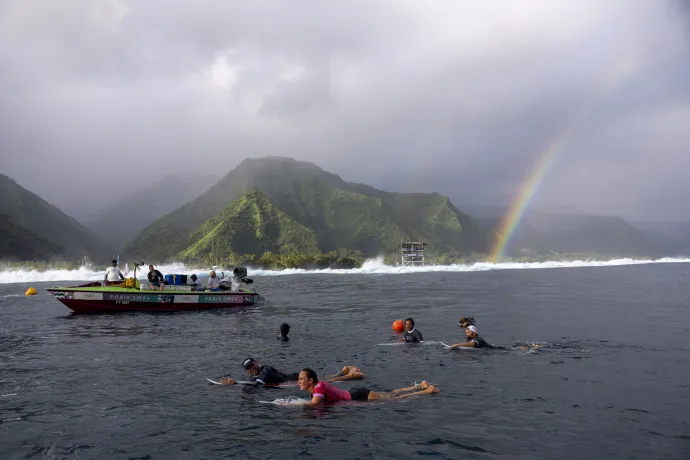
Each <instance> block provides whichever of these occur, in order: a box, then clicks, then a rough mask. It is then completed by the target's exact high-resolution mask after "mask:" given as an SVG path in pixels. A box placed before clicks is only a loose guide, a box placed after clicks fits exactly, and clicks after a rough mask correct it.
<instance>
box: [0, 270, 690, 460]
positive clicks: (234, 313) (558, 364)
mask: <svg viewBox="0 0 690 460" xmlns="http://www.w3.org/2000/svg"><path fill="white" fill-rule="evenodd" d="M667 262H668V263H657V264H624V263H609V264H600V265H601V266H571V267H570V268H548V266H544V265H542V266H540V267H539V266H532V267H519V266H518V267H503V268H505V269H502V270H489V269H486V270H485V269H473V270H460V269H457V268H456V270H448V269H445V268H444V269H443V270H445V271H441V269H435V268H433V267H432V268H427V269H426V270H412V271H410V270H408V273H385V270H383V269H376V270H375V269H371V266H370V269H369V270H368V271H367V270H360V271H350V272H338V273H303V272H293V273H290V274H287V273H283V275H284V276H266V275H272V274H273V275H275V273H263V272H257V273H254V279H255V286H256V288H257V290H258V291H259V292H260V293H261V294H263V295H265V296H266V298H267V300H266V302H264V303H263V304H261V305H258V306H253V307H249V308H242V309H235V310H230V309H228V310H218V311H203V312H185V313H171V314H147V313H128V314H104V315H83V316H79V315H72V314H71V313H69V310H67V308H66V307H64V306H63V305H62V304H60V303H58V302H57V301H56V300H54V299H53V298H52V297H50V296H49V295H48V294H47V293H46V292H45V291H44V288H45V287H49V286H51V285H53V284H56V283H55V282H53V281H52V280H57V279H61V278H62V279H65V278H70V277H71V278H72V279H78V280H85V279H98V278H99V277H101V276H102V274H98V273H96V274H89V273H81V274H78V275H74V276H72V275H69V276H68V275H67V274H65V273H63V274H60V273H57V274H48V275H46V274H35V273H34V274H31V273H28V274H21V273H19V274H18V273H16V272H15V273H2V274H0V282H4V284H0V458H2V459H30V458H41V459H44V458H50V459H62V458H65V459H67V458H69V459H71V458H80V459H83V458H88V459H91V458H94V459H96V458H98V459H102V458H115V459H120V458H121V459H140V458H141V459H143V458H146V459H159V458H160V459H170V458H185V459H186V458H189V459H200V458H206V459H216V458H243V459H266V458H281V459H285V458H297V457H300V458H302V457H307V458H309V457H310V458H328V459H336V458H347V459H374V458H375V459H386V458H396V459H399V458H417V457H419V458H439V459H449V458H452V459H457V458H478V459H481V458H506V459H554V458H559V459H578V460H581V459H583V458H596V459H644V460H649V459H652V458H653V459H688V458H690V423H689V422H688V419H689V418H688V415H687V414H688V413H690V379H689V378H688V375H690V372H689V371H690V367H689V366H688V364H689V362H690V360H689V358H690V343H689V342H688V338H689V337H690V321H689V320H690V307H689V305H690V283H688V280H689V279H690V264H687V263H672V262H673V261H667ZM575 265H577V264H575ZM580 265H583V264H580ZM584 265H587V264H584ZM590 265H592V264H590ZM178 268H179V267H178ZM475 268H476V267H475ZM525 268H542V269H525ZM168 271H169V270H168ZM178 271H181V270H178ZM398 271H400V270H398ZM20 276H21V277H23V278H19V277H20ZM47 276H50V278H45V277H47ZM32 277H33V278H32ZM41 277H44V278H43V279H45V281H41ZM12 281H16V282H12ZM29 284H30V285H32V286H34V287H35V288H37V289H38V290H39V295H38V296H34V297H24V296H23V295H22V294H23V292H24V290H25V289H26V288H27V287H28V286H29ZM59 284H65V283H59ZM66 284H70V283H66ZM464 315H473V316H474V317H475V318H476V320H477V327H478V328H479V332H480V334H481V336H482V337H483V338H484V339H485V340H487V341H488V342H490V343H493V344H496V345H504V346H508V347H512V348H510V349H509V350H507V351H499V350H447V349H445V348H443V347H442V346H440V345H439V344H438V343H435V342H437V341H442V342H445V343H457V342H459V341H462V338H463V336H464V335H463V332H462V330H461V329H460V328H459V327H458V326H457V324H456V323H457V321H458V318H459V317H460V316H464ZM408 316H412V317H414V319H415V321H416V323H417V328H418V329H419V330H420V331H421V332H422V333H423V335H424V338H425V339H426V341H427V342H428V343H426V344H421V345H392V344H394V343H396V340H397V339H398V338H399V336H398V335H396V334H394V333H393V331H392V330H391V323H392V322H393V321H394V320H396V319H400V318H405V317H408ZM282 322H287V323H289V324H290V326H291V331H290V337H291V340H290V341H289V342H288V343H282V342H280V341H278V340H277V339H276V336H277V334H278V329H279V326H280V324H281V323H282ZM521 343H540V344H542V345H543V348H540V349H538V350H537V351H525V350H523V349H520V348H519V347H517V346H516V345H518V344H521ZM249 356H253V357H255V358H256V359H257V360H259V361H260V362H262V363H268V364H272V365H274V366H275V367H277V368H278V369H281V370H283V371H286V372H296V371H298V370H299V369H301V368H303V367H312V368H314V369H316V370H317V372H318V373H319V374H323V373H332V372H333V366H335V367H341V366H343V365H345V364H355V365H358V366H360V367H361V368H362V370H363V371H364V372H365V373H366V377H365V379H364V380H362V381H357V382H344V383H340V384H338V385H339V386H340V387H342V388H350V387H352V386H359V385H365V386H368V387H370V388H372V389H375V390H390V389H393V388H399V387H404V386H409V385H412V384H414V383H415V381H417V382H419V381H421V380H422V379H426V380H428V381H429V382H431V383H433V384H435V385H437V386H438V388H439V389H440V390H441V393H440V394H438V395H433V396H420V397H414V398H409V399H407V400H403V401H386V402H371V403H362V404H355V405H348V404H345V405H336V406H332V407H327V408H308V407H298V406H277V405H274V404H265V403H262V402H261V401H275V400H279V399H286V398H291V397H292V398H296V397H299V398H305V397H307V394H306V393H303V392H300V391H299V389H298V388H295V387H292V388H281V389H266V388H252V389H249V388H246V387H240V386H235V385H228V386H217V385H212V384H209V383H208V382H207V381H206V380H205V378H206V377H208V378H212V379H213V378H218V377H220V376H222V375H232V376H234V377H237V378H242V377H243V375H244V374H243V370H242V368H241V362H242V360H243V359H244V358H246V357H249Z"/></svg>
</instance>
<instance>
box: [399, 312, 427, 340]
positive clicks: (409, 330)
mask: <svg viewBox="0 0 690 460" xmlns="http://www.w3.org/2000/svg"><path fill="white" fill-rule="evenodd" d="M400 341H401V342H406V343H417V342H423V341H424V337H422V333H421V332H419V330H417V329H415V327H414V320H413V319H412V318H407V319H406V320H405V332H404V333H403V336H402V338H401V339H400Z"/></svg>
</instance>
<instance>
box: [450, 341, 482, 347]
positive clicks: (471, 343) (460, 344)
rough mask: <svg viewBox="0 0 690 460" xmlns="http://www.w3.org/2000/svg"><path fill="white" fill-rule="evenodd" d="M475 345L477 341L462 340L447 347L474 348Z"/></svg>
mask: <svg viewBox="0 0 690 460" xmlns="http://www.w3.org/2000/svg"><path fill="white" fill-rule="evenodd" d="M476 346H477V342H463V343H456V344H454V345H451V346H449V347H448V348H460V347H463V348H474V347H476Z"/></svg>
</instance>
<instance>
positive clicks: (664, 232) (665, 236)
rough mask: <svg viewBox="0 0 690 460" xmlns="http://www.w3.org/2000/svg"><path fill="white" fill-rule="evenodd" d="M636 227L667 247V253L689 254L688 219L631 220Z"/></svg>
mask: <svg viewBox="0 0 690 460" xmlns="http://www.w3.org/2000/svg"><path fill="white" fill-rule="evenodd" d="M632 225H634V226H635V227H636V228H637V229H639V230H640V231H641V232H642V233H644V234H645V235H647V237H648V238H651V239H653V240H655V241H659V242H660V244H664V245H665V246H666V247H667V253H669V254H670V255H676V256H690V221H679V222H632Z"/></svg>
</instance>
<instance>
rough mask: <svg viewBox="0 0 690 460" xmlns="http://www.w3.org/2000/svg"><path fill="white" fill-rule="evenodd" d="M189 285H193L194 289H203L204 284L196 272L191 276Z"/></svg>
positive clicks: (188, 281)
mask: <svg viewBox="0 0 690 460" xmlns="http://www.w3.org/2000/svg"><path fill="white" fill-rule="evenodd" d="M187 285H189V286H191V287H192V291H203V290H204V284H203V283H202V282H201V280H199V279H198V278H197V277H196V273H195V274H193V275H192V276H190V277H189V279H188V280H187Z"/></svg>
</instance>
